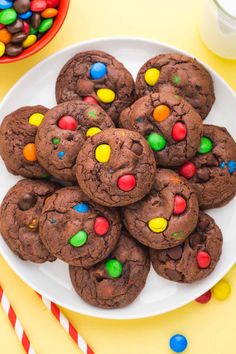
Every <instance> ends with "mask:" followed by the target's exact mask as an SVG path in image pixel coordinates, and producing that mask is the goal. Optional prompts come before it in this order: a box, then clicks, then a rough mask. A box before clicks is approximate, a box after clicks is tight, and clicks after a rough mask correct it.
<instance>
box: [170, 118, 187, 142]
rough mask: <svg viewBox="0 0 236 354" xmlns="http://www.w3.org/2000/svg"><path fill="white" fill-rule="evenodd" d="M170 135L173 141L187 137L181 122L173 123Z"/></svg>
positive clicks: (185, 129)
mask: <svg viewBox="0 0 236 354" xmlns="http://www.w3.org/2000/svg"><path fill="white" fill-rule="evenodd" d="M171 135H172V138H173V139H174V140H175V141H180V140H183V139H184V138H185V137H186V135H187V128H186V125H185V124H184V123H181V122H177V123H175V125H174V126H173V129H172V132H171Z"/></svg>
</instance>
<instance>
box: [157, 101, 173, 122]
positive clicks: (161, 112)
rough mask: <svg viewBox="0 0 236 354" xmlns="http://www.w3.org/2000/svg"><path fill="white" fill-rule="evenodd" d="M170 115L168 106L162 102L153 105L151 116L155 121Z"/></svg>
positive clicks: (160, 120)
mask: <svg viewBox="0 0 236 354" xmlns="http://www.w3.org/2000/svg"><path fill="white" fill-rule="evenodd" d="M169 115H170V109H169V107H168V106H166V105H164V104H160V105H159V106H157V107H155V109H154V111H153V118H154V120H155V121H156V122H162V121H163V120H165V119H166V118H168V117H169Z"/></svg>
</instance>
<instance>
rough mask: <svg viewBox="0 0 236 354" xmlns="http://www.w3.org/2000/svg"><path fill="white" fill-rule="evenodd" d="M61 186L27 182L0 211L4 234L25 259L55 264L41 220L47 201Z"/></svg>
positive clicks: (12, 192)
mask: <svg viewBox="0 0 236 354" xmlns="http://www.w3.org/2000/svg"><path fill="white" fill-rule="evenodd" d="M57 188H58V187H57V186H56V185H54V184H52V183H50V182H46V181H39V180H30V179H23V180H21V181H19V182H18V183H17V184H16V185H15V186H14V187H12V188H11V189H10V190H9V191H8V193H7V195H6V196H5V198H4V199H3V202H2V205H1V211H0V230H1V234H2V236H3V238H4V240H5V241H6V243H7V244H8V246H9V247H10V249H11V250H12V251H13V252H14V253H15V254H16V255H17V256H18V257H20V258H21V259H23V260H27V261H31V262H35V263H43V262H46V261H50V262H52V261H54V260H55V259H56V258H55V257H54V256H52V255H51V254H50V253H49V251H48V250H47V249H46V248H45V246H44V245H43V243H42V241H41V240H40V237H39V229H38V223H39V217H40V214H41V211H42V208H43V205H44V203H47V198H48V197H49V196H50V195H51V194H52V193H54V192H55V190H56V189H57Z"/></svg>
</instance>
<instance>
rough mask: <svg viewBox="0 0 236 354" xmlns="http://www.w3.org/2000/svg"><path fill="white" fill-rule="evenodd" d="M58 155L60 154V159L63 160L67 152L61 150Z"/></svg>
mask: <svg viewBox="0 0 236 354" xmlns="http://www.w3.org/2000/svg"><path fill="white" fill-rule="evenodd" d="M57 156H58V158H59V160H62V158H63V157H64V156H65V152H64V151H59V152H58V153H57Z"/></svg>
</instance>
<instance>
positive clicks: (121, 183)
mask: <svg viewBox="0 0 236 354" xmlns="http://www.w3.org/2000/svg"><path fill="white" fill-rule="evenodd" d="M117 185H118V188H119V189H120V190H122V191H123V192H130V191H132V190H133V189H134V187H135V186H136V179H135V177H134V175H123V176H121V177H119V179H118V181H117Z"/></svg>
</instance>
